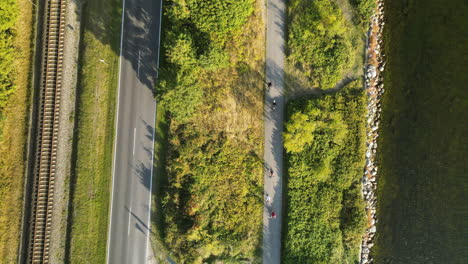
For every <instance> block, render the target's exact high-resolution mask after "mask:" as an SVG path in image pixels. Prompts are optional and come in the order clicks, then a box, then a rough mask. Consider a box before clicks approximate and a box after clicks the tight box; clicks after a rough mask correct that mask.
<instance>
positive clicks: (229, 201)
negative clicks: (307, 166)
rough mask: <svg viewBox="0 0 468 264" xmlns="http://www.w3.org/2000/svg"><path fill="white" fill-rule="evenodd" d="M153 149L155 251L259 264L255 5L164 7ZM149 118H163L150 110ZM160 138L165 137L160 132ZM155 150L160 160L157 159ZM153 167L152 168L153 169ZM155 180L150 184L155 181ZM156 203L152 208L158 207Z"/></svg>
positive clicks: (178, 2) (259, 68)
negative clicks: (162, 249) (159, 142)
mask: <svg viewBox="0 0 468 264" xmlns="http://www.w3.org/2000/svg"><path fill="white" fill-rule="evenodd" d="M163 8H164V14H165V16H164V18H163V22H164V25H163V36H162V45H163V50H162V54H163V57H162V59H163V60H162V64H161V68H160V75H159V76H160V80H159V85H158V87H157V88H156V90H157V92H158V98H159V100H160V101H159V102H160V104H161V105H162V106H163V107H164V109H166V110H165V111H167V112H164V114H161V113H158V124H157V125H156V127H157V135H158V138H160V139H164V138H167V142H166V143H167V144H164V143H162V145H157V146H156V154H157V156H159V157H157V158H156V160H157V161H159V162H160V163H163V164H164V165H165V166H164V167H163V168H161V169H156V170H155V172H156V180H157V181H158V182H162V183H164V184H163V186H161V185H159V186H160V189H159V190H157V191H156V193H160V194H161V195H156V198H157V201H156V202H155V208H154V210H155V212H154V215H156V217H154V218H153V221H154V222H155V223H154V224H155V226H156V231H155V233H156V234H157V236H156V237H155V238H156V239H155V240H157V243H155V244H156V247H157V246H161V245H163V246H164V247H165V248H166V249H167V251H170V252H172V255H171V257H172V258H174V259H175V260H176V261H177V262H178V263H203V262H215V261H223V262H224V263H239V262H241V261H254V262H255V263H257V262H258V261H259V248H260V243H261V232H262V222H261V221H259V219H262V194H263V185H262V184H263V169H262V165H263V164H262V158H261V157H263V144H261V143H259V142H263V118H262V110H263V81H262V80H263V76H262V74H261V73H262V72H263V63H264V57H263V56H264V48H263V46H264V39H263V38H264V31H263V27H261V26H259V25H262V24H263V23H264V22H263V20H262V17H261V1H258V2H255V1H253V0H242V1H239V0H231V1H224V0H223V1H221V0H219V1H194V0H192V1H182V0H173V1H166V2H165V3H164V5H163ZM158 111H164V110H162V108H158ZM165 129H166V132H163V131H164V130H165ZM158 150H162V151H158ZM157 166H160V164H157ZM158 174H159V175H158ZM159 199H160V200H159Z"/></svg>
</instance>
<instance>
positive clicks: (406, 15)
mask: <svg viewBox="0 0 468 264" xmlns="http://www.w3.org/2000/svg"><path fill="white" fill-rule="evenodd" d="M385 9H386V10H385V15H386V23H385V32H384V33H385V39H386V44H385V52H386V54H387V67H386V72H385V76H384V82H385V90H386V94H385V96H384V98H383V110H382V128H381V133H380V140H379V142H378V143H379V152H380V154H379V157H380V159H379V164H380V167H379V174H380V180H379V190H378V197H379V200H378V201H379V203H378V207H377V210H378V212H377V215H379V222H378V224H377V234H378V238H377V242H376V247H375V253H376V263H417V264H418V263H453V264H455V263H466V260H467V259H468V251H467V250H466V242H467V240H466V238H467V237H468V229H467V228H466V219H468V210H466V208H467V207H466V204H467V198H466V190H467V178H466V176H467V170H468V163H467V162H466V160H467V158H466V157H467V156H468V144H466V142H467V141H466V135H467V134H468V125H467V122H466V114H467V112H468V90H467V89H466V85H467V83H468V75H467V74H466V65H467V62H468V61H467V59H468V50H467V49H466V47H467V46H468V20H467V19H466V14H467V13H468V5H467V4H466V1H463V0H454V1H438V0H415V1H386V7H385Z"/></svg>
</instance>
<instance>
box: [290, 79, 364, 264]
mask: <svg viewBox="0 0 468 264" xmlns="http://www.w3.org/2000/svg"><path fill="white" fill-rule="evenodd" d="M360 87H361V82H358V81H355V82H352V83H351V84H349V85H348V86H347V87H345V88H344V90H342V91H340V92H339V93H337V94H333V95H324V96H320V97H316V98H314V99H311V100H305V99H300V100H296V101H292V102H290V103H289V105H288V108H287V122H286V124H285V132H284V140H285V148H286V151H287V156H286V159H287V163H286V164H287V171H288V181H287V182H288V184H287V200H288V203H287V218H286V219H287V223H286V230H287V232H286V235H285V240H284V252H283V256H284V262H285V263H354V262H355V261H357V258H358V250H359V243H360V239H361V235H362V231H363V229H364V224H365V217H364V215H365V213H364V202H363V200H362V198H361V196H360V178H361V175H362V168H363V167H364V151H365V124H364V122H363V119H364V111H365V108H364V107H365V94H364V92H363V90H362V89H361V88H360ZM301 124H302V127H301Z"/></svg>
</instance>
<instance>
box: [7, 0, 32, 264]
mask: <svg viewBox="0 0 468 264" xmlns="http://www.w3.org/2000/svg"><path fill="white" fill-rule="evenodd" d="M32 33H33V12H32V6H31V4H30V3H29V2H28V1H27V0H6V1H1V2H0V204H1V206H0V263H15V262H16V260H17V257H18V245H19V238H20V224H21V209H22V197H23V190H24V189H23V185H24V170H25V155H26V154H25V150H26V148H25V147H26V142H27V123H28V108H29V95H30V77H31V76H30V73H31V57H32V46H31V42H32Z"/></svg>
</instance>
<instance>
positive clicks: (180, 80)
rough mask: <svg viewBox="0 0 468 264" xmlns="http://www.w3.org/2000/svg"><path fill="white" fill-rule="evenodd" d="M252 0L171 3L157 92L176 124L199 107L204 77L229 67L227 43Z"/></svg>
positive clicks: (247, 13)
mask: <svg viewBox="0 0 468 264" xmlns="http://www.w3.org/2000/svg"><path fill="white" fill-rule="evenodd" d="M253 4H254V1H253V0H228V1H226V0H209V1H200V0H188V1H182V0H168V1H166V3H165V4H164V9H165V12H164V15H165V17H164V18H165V19H164V20H165V21H166V25H164V26H165V28H167V29H168V30H165V31H164V32H163V40H164V41H163V49H162V51H163V53H164V54H165V56H164V57H163V61H162V65H161V69H160V73H161V74H159V77H160V81H159V84H158V87H157V89H156V93H157V96H158V98H159V99H161V101H162V103H163V104H165V107H166V109H167V110H168V111H169V113H170V114H171V115H172V118H175V119H176V120H178V121H182V122H184V121H187V120H188V119H189V118H190V117H191V116H192V115H193V113H194V112H195V111H196V109H197V107H198V106H199V105H200V102H201V100H200V99H201V98H202V97H203V91H202V90H201V89H200V85H199V81H200V78H199V76H200V74H202V72H203V71H216V70H218V69H222V68H225V67H228V66H229V57H228V55H227V53H226V51H225V43H226V42H227V41H228V40H230V39H231V38H232V37H233V35H234V34H236V32H238V31H239V30H240V29H241V28H242V25H244V24H245V23H246V22H247V19H248V17H249V16H250V15H251V14H252V12H253V10H254V5H253Z"/></svg>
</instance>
